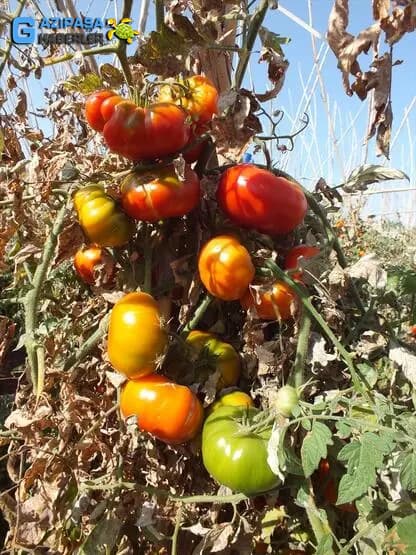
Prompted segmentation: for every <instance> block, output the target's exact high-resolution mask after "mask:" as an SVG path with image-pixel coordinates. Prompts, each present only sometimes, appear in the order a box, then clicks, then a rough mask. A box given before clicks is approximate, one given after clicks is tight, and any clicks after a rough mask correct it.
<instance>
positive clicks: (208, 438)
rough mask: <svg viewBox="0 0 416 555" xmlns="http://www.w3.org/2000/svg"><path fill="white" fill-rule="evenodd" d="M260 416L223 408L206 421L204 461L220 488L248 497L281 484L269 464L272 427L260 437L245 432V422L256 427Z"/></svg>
mask: <svg viewBox="0 0 416 555" xmlns="http://www.w3.org/2000/svg"><path fill="white" fill-rule="evenodd" d="M258 413H259V411H258V410H257V409H255V408H253V407H244V406H240V407H233V406H223V407H219V408H218V409H217V410H215V411H213V412H212V413H211V414H210V415H209V416H208V418H207V419H206V420H205V423H204V427H203V430H202V460H203V463H204V466H205V468H206V469H207V471H208V472H209V473H210V474H211V476H212V477H213V478H215V480H216V481H217V482H219V483H220V484H222V485H224V486H227V487H229V488H231V489H232V490H234V491H238V492H242V493H244V494H246V495H255V494H258V493H263V492H266V491H269V490H271V489H274V488H275V487H277V486H278V485H279V484H280V480H279V478H278V477H277V476H276V475H275V474H273V472H272V470H271V468H270V467H269V465H268V463H267V443H268V440H269V439H270V435H271V426H268V427H266V428H265V429H263V431H261V432H258V433H256V434H255V433H253V432H246V433H245V432H244V427H243V420H244V419H245V420H246V422H248V423H253V419H254V417H255V416H256V415H258Z"/></svg>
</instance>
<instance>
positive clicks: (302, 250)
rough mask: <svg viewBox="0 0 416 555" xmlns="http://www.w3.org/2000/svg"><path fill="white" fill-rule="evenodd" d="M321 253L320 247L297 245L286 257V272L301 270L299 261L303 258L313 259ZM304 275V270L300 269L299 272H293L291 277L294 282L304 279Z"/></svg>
mask: <svg viewBox="0 0 416 555" xmlns="http://www.w3.org/2000/svg"><path fill="white" fill-rule="evenodd" d="M320 252H321V251H320V249H318V247H314V246H312V245H297V246H296V247H293V248H292V249H290V251H289V252H288V253H287V255H286V257H285V263H284V267H285V270H296V269H297V268H299V261H300V260H301V259H302V258H313V257H314V256H316V255H317V254H319V253H320ZM302 274H303V271H302V269H299V271H298V272H293V273H292V274H291V277H292V279H294V280H300V279H301V278H302Z"/></svg>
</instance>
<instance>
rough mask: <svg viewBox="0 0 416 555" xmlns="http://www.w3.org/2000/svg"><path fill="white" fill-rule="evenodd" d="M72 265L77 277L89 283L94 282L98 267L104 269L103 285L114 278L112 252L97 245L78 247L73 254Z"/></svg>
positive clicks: (108, 283)
mask: <svg viewBox="0 0 416 555" xmlns="http://www.w3.org/2000/svg"><path fill="white" fill-rule="evenodd" d="M74 267H75V270H76V272H77V274H78V275H79V277H80V278H81V279H82V280H83V281H85V283H88V284H89V285H95V284H96V281H97V271H98V269H99V268H100V267H102V268H103V271H104V280H103V285H110V284H111V282H112V281H113V278H114V272H115V261H114V258H113V256H112V254H111V253H110V252H109V251H108V250H107V249H103V248H102V247H98V246H97V245H91V246H89V247H83V248H81V249H79V250H78V251H77V252H76V254H75V256H74Z"/></svg>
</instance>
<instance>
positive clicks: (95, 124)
mask: <svg viewBox="0 0 416 555" xmlns="http://www.w3.org/2000/svg"><path fill="white" fill-rule="evenodd" d="M110 99H111V100H110ZM120 101H121V97H120V96H118V94H116V93H115V92H114V91H111V90H108V89H104V90H102V91H96V92H94V93H92V94H90V96H89V97H88V98H87V100H86V102H85V117H86V119H87V122H88V123H89V124H90V126H91V127H92V128H93V129H95V131H100V132H101V131H102V130H103V129H104V125H105V123H106V122H107V120H108V119H109V115H110V114H109V113H108V109H107V112H104V113H103V112H102V109H103V105H107V106H109V105H111V104H112V103H114V102H117V103H119V102H120Z"/></svg>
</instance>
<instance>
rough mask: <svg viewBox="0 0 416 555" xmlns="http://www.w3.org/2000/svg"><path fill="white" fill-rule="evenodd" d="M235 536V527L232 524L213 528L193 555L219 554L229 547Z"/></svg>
mask: <svg viewBox="0 0 416 555" xmlns="http://www.w3.org/2000/svg"><path fill="white" fill-rule="evenodd" d="M232 535H233V526H232V525H231V524H230V523H228V522H227V523H223V524H219V525H218V526H217V527H216V528H212V529H211V530H210V531H209V532H208V533H207V534H206V535H205V536H204V538H203V539H202V540H201V542H200V543H199V544H198V545H197V546H196V548H195V549H194V550H193V551H192V555H204V554H206V553H218V552H219V551H223V550H224V549H226V547H227V546H228V544H229V542H230V539H231V536H232Z"/></svg>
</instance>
